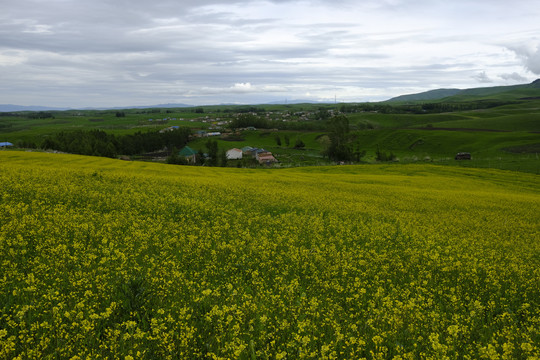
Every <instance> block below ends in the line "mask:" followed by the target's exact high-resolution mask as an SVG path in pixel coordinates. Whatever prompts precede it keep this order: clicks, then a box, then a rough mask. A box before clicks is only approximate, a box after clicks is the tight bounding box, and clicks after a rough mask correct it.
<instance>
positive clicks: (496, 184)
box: [0, 151, 540, 359]
mask: <svg viewBox="0 0 540 360" xmlns="http://www.w3.org/2000/svg"><path fill="white" fill-rule="evenodd" d="M0 179H1V181H2V187H1V188H0V264H1V273H0V358H2V359H15V358H21V359H24V358H58V359H70V358H71V359H77V358H94V359H98V358H110V359H229V358H233V359H236V358H238V359H297V358H298V359H360V358H369V359H418V358H429V359H444V358H448V359H454V358H463V359H479V358H486V359H496V358H500V359H532V358H538V357H539V356H540V345H539V344H540V333H539V332H538V329H539V328H540V286H539V284H540V189H539V187H538V176H536V175H533V174H526V173H520V172H510V171H500V170H489V169H487V170H485V169H470V168H461V167H452V166H434V165H423V164H422V165H360V166H333V167H304V168H294V169H257V170H251V169H232V168H202V167H187V166H172V165H163V164H154V163H144V162H124V161H120V160H111V159H105V158H97V157H83V156H75V155H64V154H44V153H28V152H19V151H0Z"/></svg>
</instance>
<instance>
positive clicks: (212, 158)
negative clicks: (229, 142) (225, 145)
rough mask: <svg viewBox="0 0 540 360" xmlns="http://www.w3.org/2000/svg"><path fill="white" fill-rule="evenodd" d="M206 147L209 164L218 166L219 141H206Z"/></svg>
mask: <svg viewBox="0 0 540 360" xmlns="http://www.w3.org/2000/svg"><path fill="white" fill-rule="evenodd" d="M205 145H206V148H207V149H208V157H209V159H208V165H210V166H217V164H218V143H217V141H216V140H208V141H207V142H206V144H205Z"/></svg>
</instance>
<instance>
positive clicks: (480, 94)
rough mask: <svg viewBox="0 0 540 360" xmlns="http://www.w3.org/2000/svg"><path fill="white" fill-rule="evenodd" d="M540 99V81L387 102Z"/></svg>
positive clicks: (444, 91)
mask: <svg viewBox="0 0 540 360" xmlns="http://www.w3.org/2000/svg"><path fill="white" fill-rule="evenodd" d="M536 97H540V79H538V80H535V81H533V82H532V83H530V84H522V85H511V86H491V87H481V88H471V89H463V90H462V89H436V90H429V91H425V92H421V93H418V94H410V95H401V96H397V97H394V98H391V99H389V100H386V102H401V103H403V102H418V101H436V100H443V99H444V101H449V102H454V101H455V102H457V101H473V100H487V99H493V100H517V99H523V98H536Z"/></svg>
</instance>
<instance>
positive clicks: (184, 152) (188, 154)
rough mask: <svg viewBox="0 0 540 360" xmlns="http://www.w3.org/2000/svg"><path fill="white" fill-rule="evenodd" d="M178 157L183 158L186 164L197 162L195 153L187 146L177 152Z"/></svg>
mask: <svg viewBox="0 0 540 360" xmlns="http://www.w3.org/2000/svg"><path fill="white" fill-rule="evenodd" d="M178 155H179V156H182V157H184V158H185V159H186V160H187V161H188V162H192V163H194V162H196V161H197V152H196V151H195V150H193V149H192V148H190V147H189V146H184V147H183V148H182V149H181V150H180V151H179V152H178Z"/></svg>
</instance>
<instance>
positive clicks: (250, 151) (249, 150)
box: [227, 146, 277, 165]
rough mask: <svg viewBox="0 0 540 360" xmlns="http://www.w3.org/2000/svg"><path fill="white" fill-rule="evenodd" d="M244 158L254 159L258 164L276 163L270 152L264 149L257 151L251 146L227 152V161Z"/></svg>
mask: <svg viewBox="0 0 540 360" xmlns="http://www.w3.org/2000/svg"><path fill="white" fill-rule="evenodd" d="M244 156H246V157H251V158H255V159H256V160H257V161H258V162H259V164H267V165H269V164H272V163H275V162H277V160H276V158H275V157H274V155H272V153H271V152H270V151H267V150H264V149H258V148H254V147H251V146H244V147H243V148H242V149H237V148H233V149H229V150H227V159H229V160H241V159H242V158H243V157H244Z"/></svg>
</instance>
